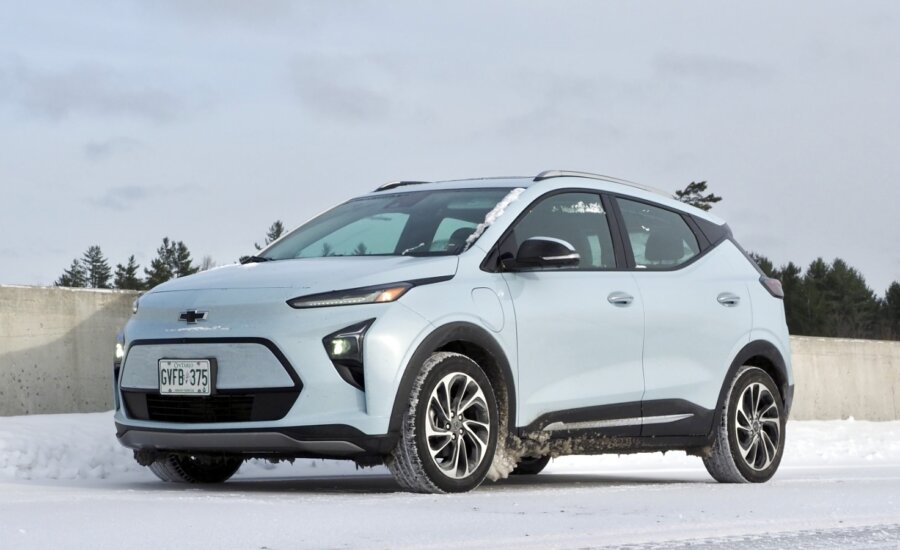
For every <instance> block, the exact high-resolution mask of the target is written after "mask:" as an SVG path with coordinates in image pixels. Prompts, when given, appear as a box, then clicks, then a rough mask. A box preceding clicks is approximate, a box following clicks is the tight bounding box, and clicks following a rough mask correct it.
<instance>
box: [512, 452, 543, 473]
mask: <svg viewBox="0 0 900 550" xmlns="http://www.w3.org/2000/svg"><path fill="white" fill-rule="evenodd" d="M549 463H550V455H545V456H538V457H534V456H524V457H522V459H521V460H519V463H518V464H516V469H515V470H513V471H512V472H511V474H512V475H514V476H533V475H537V474H539V473H541V471H542V470H543V469H544V468H546V467H547V464H549Z"/></svg>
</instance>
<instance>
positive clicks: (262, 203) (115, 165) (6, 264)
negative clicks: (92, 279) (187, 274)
mask: <svg viewBox="0 0 900 550" xmlns="http://www.w3.org/2000/svg"><path fill="white" fill-rule="evenodd" d="M556 168H561V169H572V170H586V171H592V172H599V173H604V174H609V175H614V176H619V177H623V178H627V179H632V180H636V181H640V182H642V183H645V184H649V185H653V186H656V187H660V188H663V189H666V190H674V189H676V188H681V187H683V186H684V185H686V184H687V183H689V182H690V181H692V180H708V181H709V185H710V188H711V190H712V191H714V192H716V193H717V194H719V195H722V196H723V197H724V200H723V201H722V202H721V203H719V204H718V205H717V206H716V207H715V208H714V210H713V211H714V213H716V214H718V215H720V216H722V217H724V218H725V219H726V220H728V222H729V223H730V225H731V226H732V228H733V230H734V233H735V235H736V237H737V238H738V240H739V241H740V242H741V243H742V244H744V245H745V247H747V248H749V249H751V250H754V251H757V252H759V253H763V254H765V255H767V256H769V257H770V258H771V259H772V260H773V261H774V262H775V263H776V264H779V263H785V262H787V261H788V260H793V261H795V262H799V263H801V264H802V265H803V266H806V265H807V264H808V263H809V262H810V261H811V260H813V259H814V258H816V257H817V256H823V257H825V258H826V259H828V260H831V259H833V258H835V257H841V258H844V259H845V260H847V261H848V262H849V263H850V265H852V266H855V267H857V268H858V269H859V270H860V271H861V272H862V273H863V275H865V277H866V279H867V281H868V282H869V284H870V286H872V288H873V289H874V290H875V291H876V292H877V293H879V294H882V293H883V292H884V289H885V288H886V287H887V285H888V284H889V283H890V282H891V281H892V280H894V279H900V220H898V218H900V185H898V184H900V3H898V2H894V1H881V2H876V1H871V2H865V1H854V2H825V1H820V0H816V1H811V2H789V3H788V2H772V3H768V4H764V3H761V2H741V3H734V2H729V3H724V2H719V1H711V2H670V1H660V2H627V3H626V2H615V3H614V2H596V1H592V2H560V1H552V2H551V1H547V2H518V3H513V2H484V1H478V2H409V3H405V2H404V3H401V2H392V3H390V4H389V5H388V4H387V3H386V2H384V3H375V2H316V3H311V2H310V3H301V2H288V1H268V2H265V1H258V2H247V1H243V0H226V1H218V2H217V1H213V0H171V1H161V0H154V1H150V0H147V1H143V2H141V1H136V0H109V1H100V0H82V1H79V2H63V1H59V2H13V1H5V0H0V283H4V284H39V285H43V284H51V283H52V282H53V281H54V280H55V279H56V278H57V277H58V276H59V274H60V273H61V272H62V270H63V269H64V268H66V267H67V266H68V265H69V263H70V262H71V260H72V259H73V258H74V257H77V256H80V255H81V253H82V252H83V251H84V250H85V249H86V248H87V247H88V246H90V245H93V244H99V245H100V246H101V247H102V249H103V251H104V252H105V253H106V254H107V256H109V258H110V260H111V262H112V263H113V264H115V263H117V262H122V263H124V262H125V260H126V258H127V257H128V255H129V254H135V256H136V258H137V260H138V261H139V262H140V263H141V264H142V266H146V265H147V264H148V263H149V260H150V259H151V258H152V257H153V256H154V255H155V249H156V248H157V247H158V246H159V243H160V241H161V239H162V237H163V236H169V237H171V238H174V239H177V240H183V241H185V243H186V244H187V245H188V247H189V248H190V250H191V251H192V252H193V254H194V257H195V258H196V259H198V260H199V259H200V258H202V257H203V256H205V255H210V256H212V258H213V259H214V260H215V261H216V262H217V263H219V264H222V263H229V262H233V261H234V260H235V259H236V258H237V257H238V256H240V255H242V254H245V253H248V252H249V251H251V250H252V246H253V242H254V241H261V240H262V239H263V237H264V233H265V230H266V228H267V227H268V225H269V224H270V223H271V222H272V221H274V220H275V219H279V218H280V219H282V220H284V221H285V223H286V224H287V225H288V226H289V227H294V226H296V225H298V224H300V223H302V222H303V221H304V220H306V219H307V218H309V217H310V216H312V215H314V214H316V213H318V212H320V211H321V210H323V209H325V208H328V207H329V206H331V205H333V204H335V203H337V202H339V201H342V200H345V199H347V198H349V197H352V196H354V195H357V194H360V193H363V192H366V191H369V190H371V189H372V188H374V187H376V186H377V185H379V184H381V183H383V182H386V181H390V180H395V179H448V178H455V177H473V176H482V175H533V174H536V173H538V172H540V171H541V170H545V169H556Z"/></svg>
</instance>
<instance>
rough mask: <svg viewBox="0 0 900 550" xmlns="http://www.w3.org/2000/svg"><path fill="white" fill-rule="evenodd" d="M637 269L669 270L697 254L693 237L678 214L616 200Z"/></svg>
mask: <svg viewBox="0 0 900 550" xmlns="http://www.w3.org/2000/svg"><path fill="white" fill-rule="evenodd" d="M617 201H618V203H619V210H621V212H622V218H623V221H624V222H625V230H626V231H627V232H628V240H629V242H631V250H632V252H633V253H634V263H635V267H636V268H637V269H670V268H672V267H676V266H679V265H681V264H683V263H685V262H687V261H688V260H690V259H691V258H693V257H694V256H696V255H697V254H699V253H700V245H699V244H698V243H697V237H696V236H695V235H694V232H693V231H691V228H690V227H688V224H687V223H686V222H685V221H684V218H682V217H681V216H680V215H679V214H677V213H675V212H672V211H671V210H666V209H665V208H660V207H657V206H651V205H649V204H646V203H642V202H637V201H630V200H627V199H617Z"/></svg>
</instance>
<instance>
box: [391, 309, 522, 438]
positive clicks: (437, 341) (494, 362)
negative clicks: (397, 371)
mask: <svg viewBox="0 0 900 550" xmlns="http://www.w3.org/2000/svg"><path fill="white" fill-rule="evenodd" d="M436 351H454V352H457V353H460V354H462V355H465V356H467V357H469V358H470V359H472V361H474V362H475V363H477V364H478V365H479V366H480V367H481V369H482V370H484V372H485V375H487V377H488V380H490V382H491V385H492V386H493V387H494V391H495V392H497V393H499V392H500V391H503V392H504V393H505V395H504V396H500V395H497V396H496V398H497V402H498V403H497V404H498V407H500V409H499V410H498V412H502V409H503V407H504V405H505V407H506V412H507V422H508V425H509V426H512V425H513V424H514V423H515V418H516V392H515V385H514V382H513V375H512V369H511V367H510V364H509V359H508V358H507V357H506V354H505V353H504V352H503V348H502V347H501V346H500V344H499V343H497V340H496V339H494V337H493V336H492V335H491V334H490V333H489V332H488V331H487V330H485V329H483V328H481V327H479V326H478V325H475V324H472V323H467V322H453V323H448V324H446V325H442V326H440V327H438V328H436V329H435V330H434V331H432V332H431V334H429V335H428V336H427V337H426V338H425V339H424V340H423V341H422V343H421V344H419V346H418V347H417V348H416V351H415V352H414V353H413V354H412V357H411V358H410V360H409V362H408V363H407V364H406V367H405V369H404V372H403V377H402V378H401V379H400V385H399V386H398V388H397V393H396V395H395V396H394V406H393V408H392V409H391V419H390V424H389V428H388V432H389V433H398V432H399V431H400V425H401V422H402V420H403V413H404V411H405V410H406V408H407V407H408V405H409V401H408V399H409V394H410V392H411V391H412V387H413V383H414V381H415V379H416V374H417V373H418V370H419V367H420V366H421V365H422V364H423V363H424V362H425V360H426V359H428V357H429V356H430V355H431V354H432V353H434V352H436ZM504 401H505V403H503V402H504Z"/></svg>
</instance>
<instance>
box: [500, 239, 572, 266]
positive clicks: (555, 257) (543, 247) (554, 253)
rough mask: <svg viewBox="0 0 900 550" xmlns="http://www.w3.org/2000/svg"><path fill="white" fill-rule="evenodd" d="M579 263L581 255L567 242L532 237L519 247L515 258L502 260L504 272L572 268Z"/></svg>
mask: <svg viewBox="0 0 900 550" xmlns="http://www.w3.org/2000/svg"><path fill="white" fill-rule="evenodd" d="M579 262H581V255H580V254H578V252H576V251H575V247H573V246H572V245H571V244H569V243H568V242H566V241H564V240H562V239H554V238H553V237H532V238H530V239H526V240H525V242H523V243H522V244H521V245H520V246H519V251H518V252H517V253H516V257H515V258H504V259H503V260H501V262H500V263H501V265H502V266H503V269H504V270H505V271H521V270H527V269H542V268H554V267H555V268H559V267H573V266H576V265H578V263H579Z"/></svg>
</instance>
